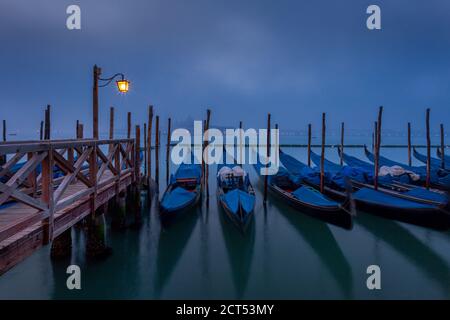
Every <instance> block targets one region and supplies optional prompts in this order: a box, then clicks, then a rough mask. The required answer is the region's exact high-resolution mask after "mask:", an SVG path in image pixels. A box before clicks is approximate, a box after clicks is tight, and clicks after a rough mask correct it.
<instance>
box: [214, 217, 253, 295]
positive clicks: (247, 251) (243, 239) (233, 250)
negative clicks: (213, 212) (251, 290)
mask: <svg viewBox="0 0 450 320" xmlns="http://www.w3.org/2000/svg"><path fill="white" fill-rule="evenodd" d="M218 214H219V220H220V224H221V227H222V233H223V238H224V240H225V246H226V248H227V252H228V258H229V260H230V266H231V272H232V278H233V281H234V286H235V288H236V298H237V299H242V297H243V296H244V293H245V289H246V288H247V284H248V279H249V276H250V270H251V265H252V259H253V250H254V245H255V221H254V215H252V217H251V221H249V225H248V226H247V229H246V231H245V232H242V231H241V230H239V229H238V228H237V227H236V226H235V225H234V224H233V222H232V221H230V220H229V218H228V217H227V216H226V213H225V211H224V210H223V209H222V208H220V209H219V212H218Z"/></svg>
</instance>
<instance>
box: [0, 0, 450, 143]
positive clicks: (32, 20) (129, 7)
mask: <svg viewBox="0 0 450 320" xmlns="http://www.w3.org/2000/svg"><path fill="white" fill-rule="evenodd" d="M70 4H77V5H79V6H80V7H81V20H82V21H81V27H82V29H81V30H74V31H69V30H68V29H67V28H66V18H67V14H66V8H67V6H68V5H70ZM370 4H377V5H379V6H380V7H381V15H382V30H375V31H369V30H368V29H367V28H366V19H367V17H368V15H367V14H366V8H367V7H368V6H369V5H370ZM413 4H414V5H413ZM0 45H1V47H0V66H1V67H0V70H1V73H2V80H1V84H0V118H2V119H7V121H8V123H9V128H10V129H11V130H12V131H14V130H22V131H26V130H31V131H34V130H36V129H37V128H38V127H39V122H40V120H41V119H42V117H43V110H44V108H45V106H46V105H47V104H51V105H52V107H53V121H54V122H53V123H54V129H56V130H66V131H70V132H73V131H74V129H73V127H74V123H75V120H76V119H80V120H81V121H82V122H84V123H85V124H86V128H87V129H86V130H87V131H86V133H85V135H88V136H89V135H90V134H91V116H92V114H91V112H92V111H91V108H92V107H91V105H92V96H91V95H92V89H91V87H92V66H93V65H94V64H95V63H97V64H98V65H99V66H101V67H102V69H103V76H105V77H106V76H109V75H112V74H114V73H116V72H123V73H124V74H125V75H126V76H127V77H128V78H129V79H130V80H131V90H130V92H129V94H127V95H125V96H121V95H118V94H117V92H116V90H115V88H114V87H113V86H111V87H107V88H102V89H100V90H101V91H100V108H101V114H100V127H101V128H100V130H101V131H106V129H107V124H108V109H109V106H111V105H113V106H115V107H116V110H117V111H116V113H117V122H118V124H117V126H118V127H124V125H125V115H126V112H127V111H132V113H133V118H134V120H136V121H139V122H140V123H143V122H144V121H145V114H146V107H147V105H148V104H153V105H155V108H156V111H157V112H158V113H159V114H160V115H161V117H162V121H163V122H164V123H165V121H166V118H167V116H171V117H172V118H174V119H175V120H184V119H185V118H186V117H187V116H188V115H189V114H191V115H192V117H193V118H194V119H201V118H202V117H204V111H205V109H206V107H211V108H212V110H213V115H212V118H213V123H214V124H217V125H219V124H221V125H237V123H238V120H239V119H242V120H243V121H244V125H245V126H247V127H249V126H253V127H258V126H263V124H264V123H265V117H266V113H267V112H269V111H270V112H271V113H272V114H273V117H274V121H276V122H278V123H279V124H280V127H282V128H289V129H303V128H305V127H306V125H307V123H308V122H313V123H314V124H316V125H318V124H319V122H320V119H321V118H320V117H321V112H323V111H325V112H327V115H328V121H329V127H338V126H339V123H340V122H341V121H345V122H346V126H347V128H349V129H350V128H352V129H364V128H371V126H372V123H373V121H374V119H375V117H376V113H377V108H378V106H379V105H383V106H384V107H385V118H384V126H385V128H390V129H396V128H405V127H406V122H407V121H411V122H413V126H414V127H422V128H423V127H424V115H425V108H426V107H431V108H432V125H433V127H437V126H438V124H439V123H440V122H444V124H445V125H446V126H447V127H448V128H450V122H449V121H448V120H449V119H450V117H449V116H450V1H448V0H427V1H409V0H390V1H376V2H375V1H365V0H346V1H332V0H329V1H324V0H315V1H312V0H311V1H303V0H295V1H294V0H293V1H274V0H270V1H265V0H226V1H218V0H191V1H186V0H178V1H174V0H161V1H155V0H130V1H123V0H120V1H116V0H96V1H87V0H86V1H75V0H72V1H64V0H53V1H50V0H36V1H26V0H0Z"/></svg>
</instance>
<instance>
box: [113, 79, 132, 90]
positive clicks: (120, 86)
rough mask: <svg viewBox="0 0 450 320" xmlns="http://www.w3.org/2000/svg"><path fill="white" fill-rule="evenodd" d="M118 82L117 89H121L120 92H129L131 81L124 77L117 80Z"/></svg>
mask: <svg viewBox="0 0 450 320" xmlns="http://www.w3.org/2000/svg"><path fill="white" fill-rule="evenodd" d="M116 83H117V89H119V91H120V92H122V93H126V92H128V88H129V86H130V82H129V81H128V80H125V79H123V78H122V79H121V80H118V81H116Z"/></svg>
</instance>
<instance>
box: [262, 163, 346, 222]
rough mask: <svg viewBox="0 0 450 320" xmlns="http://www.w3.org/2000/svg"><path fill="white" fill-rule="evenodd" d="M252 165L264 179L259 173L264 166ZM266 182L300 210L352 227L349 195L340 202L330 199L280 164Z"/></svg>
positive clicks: (327, 220)
mask: <svg viewBox="0 0 450 320" xmlns="http://www.w3.org/2000/svg"><path fill="white" fill-rule="evenodd" d="M253 166H254V168H255V170H256V172H257V174H258V175H259V177H260V179H261V180H262V181H264V180H265V176H264V175H261V169H263V170H264V166H263V165H262V164H261V163H259V162H258V163H257V164H254V165H253ZM267 183H268V188H269V190H270V191H271V192H272V193H273V194H274V195H276V196H278V197H279V198H281V199H282V200H284V201H286V203H288V204H289V205H290V206H292V207H293V208H295V209H297V210H299V211H300V212H302V213H305V214H307V215H309V216H311V217H314V218H317V219H320V220H322V221H325V222H328V223H331V224H334V225H336V226H339V227H342V228H345V229H351V228H352V226H353V221H352V216H353V215H355V212H354V210H353V208H354V206H353V201H352V198H351V197H345V196H344V197H343V198H344V199H343V201H342V202H338V201H335V200H332V199H330V198H328V197H327V196H325V195H324V194H322V193H320V192H319V191H318V190H316V189H315V188H313V187H311V186H309V185H307V184H304V183H302V182H300V181H296V179H295V178H294V177H293V176H292V175H291V174H290V173H289V172H288V170H286V168H284V167H282V166H280V167H279V169H278V172H277V173H276V174H274V175H269V176H268V177H267Z"/></svg>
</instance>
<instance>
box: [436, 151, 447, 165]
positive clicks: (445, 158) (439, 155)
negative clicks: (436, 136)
mask: <svg viewBox="0 0 450 320" xmlns="http://www.w3.org/2000/svg"><path fill="white" fill-rule="evenodd" d="M436 154H437V156H438V158H439V159H442V153H441V149H439V148H437V149H436ZM444 161H445V168H450V156H446V155H444Z"/></svg>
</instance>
